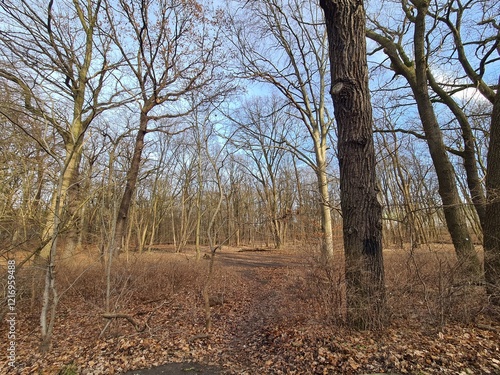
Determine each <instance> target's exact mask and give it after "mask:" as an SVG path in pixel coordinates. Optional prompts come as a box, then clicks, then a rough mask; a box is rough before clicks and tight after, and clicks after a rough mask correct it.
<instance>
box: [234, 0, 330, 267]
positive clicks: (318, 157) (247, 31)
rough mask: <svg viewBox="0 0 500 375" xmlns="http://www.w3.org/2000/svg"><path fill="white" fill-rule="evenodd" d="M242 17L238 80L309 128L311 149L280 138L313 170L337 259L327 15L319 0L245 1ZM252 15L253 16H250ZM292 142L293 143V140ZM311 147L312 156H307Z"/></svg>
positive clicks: (237, 26)
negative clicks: (255, 86) (277, 101)
mask: <svg viewBox="0 0 500 375" xmlns="http://www.w3.org/2000/svg"><path fill="white" fill-rule="evenodd" d="M241 11H242V12H244V15H243V17H244V18H242V19H240V20H237V19H236V17H237V14H236V15H235V16H233V19H232V25H231V28H232V29H231V32H232V36H230V38H231V40H232V42H233V44H234V46H235V49H236V51H235V54H236V55H237V57H238V59H239V66H238V67H237V68H236V69H239V72H238V73H239V76H240V77H242V78H246V79H252V80H255V81H258V82H263V83H266V84H268V85H270V86H271V87H274V88H275V89H276V90H277V91H278V92H279V93H280V94H281V95H282V96H283V97H284V98H285V99H286V100H287V101H288V102H289V105H290V109H291V115H292V116H294V117H296V118H297V120H298V121H300V123H301V124H302V125H303V126H304V128H305V130H306V131H307V134H308V137H307V140H306V141H305V143H306V144H307V145H310V146H309V147H307V146H306V147H302V148H301V147H297V146H296V145H295V144H293V142H292V141H290V140H286V139H278V140H276V141H277V142H282V143H283V144H286V145H287V146H288V147H289V148H290V149H292V150H294V152H295V153H296V154H297V156H298V157H300V158H301V159H302V160H303V161H305V162H306V163H307V164H308V165H309V166H310V167H311V168H313V170H314V172H315V174H316V178H317V190H318V192H319V201H320V202H319V203H320V209H321V213H320V214H321V227H322V236H323V238H322V240H323V244H322V253H323V255H324V257H325V258H326V259H328V258H331V257H332V255H333V234H332V213H331V202H330V195H329V187H328V184H329V180H328V172H327V167H328V162H329V160H328V152H327V150H328V148H329V145H328V142H329V138H328V134H329V132H330V130H331V127H332V124H333V118H332V117H331V116H330V114H329V106H328V102H327V90H328V82H329V76H328V69H327V66H328V51H327V46H326V39H327V35H326V30H325V29H324V27H323V26H322V15H321V12H320V10H319V7H318V6H317V4H316V3H314V2H309V1H304V0H286V1H283V0H265V1H259V2H246V3H245V6H244V7H243V8H241ZM249 12H250V14H251V16H250V17H249V15H248V14H249ZM288 141H290V142H288ZM308 148H312V155H311V153H309V152H308Z"/></svg>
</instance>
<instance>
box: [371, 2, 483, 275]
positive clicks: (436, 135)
mask: <svg viewBox="0 0 500 375" xmlns="http://www.w3.org/2000/svg"><path fill="white" fill-rule="evenodd" d="M411 4H412V6H411V7H410V6H409V5H408V3H407V2H406V1H403V2H402V3H401V6H402V9H403V11H404V21H403V23H402V25H401V27H400V28H399V30H397V31H391V30H389V29H387V28H384V27H382V26H380V25H379V24H378V23H377V22H376V21H374V20H372V23H374V24H375V26H376V27H378V29H379V30H378V31H374V30H368V31H367V35H368V37H369V38H370V39H372V40H374V41H375V42H377V43H378V44H379V45H380V46H381V47H382V48H383V51H384V53H385V54H386V55H387V56H388V57H389V59H390V62H391V66H390V68H391V69H392V70H393V71H394V72H395V73H396V74H397V75H401V76H403V77H404V78H405V80H406V81H407V82H408V84H409V86H410V88H411V91H412V93H413V96H414V98H415V102H416V105H417V109H418V113H419V116H420V119H421V122H422V127H423V130H424V134H425V139H426V141H427V145H428V148H429V153H430V155H431V158H432V161H433V164H434V168H435V170H436V175H437V178H438V181H439V194H440V196H441V199H442V202H443V211H444V216H445V219H446V224H447V227H448V230H449V233H450V235H451V238H452V241H453V244H454V247H455V251H456V254H457V258H458V261H459V264H460V265H461V267H462V270H463V271H464V273H465V274H468V275H478V274H479V273H480V270H481V265H480V262H479V258H478V256H477V254H476V252H475V249H474V245H473V242H472V240H471V236H470V233H469V229H468V226H467V219H466V216H465V214H464V211H463V204H462V200H461V198H460V194H459V191H458V187H457V184H456V174H455V170H454V167H453V164H452V163H451V161H450V158H449V156H448V148H447V147H446V145H445V143H444V139H443V133H442V131H441V128H440V124H439V121H438V119H437V116H436V112H435V109H434V106H433V102H432V98H431V94H430V92H429V89H428V86H429V82H431V84H430V85H431V86H432V87H434V86H435V87H436V89H437V84H436V83H434V84H432V82H433V77H432V76H431V73H430V66H429V55H428V51H427V49H426V48H427V47H428V45H427V41H428V39H427V38H428V36H429V34H428V30H427V25H426V17H427V14H428V13H429V12H431V10H430V8H429V7H430V3H429V2H428V1H425V0H423V1H411ZM411 28H413V36H412V40H411V43H412V44H411V45H412V46H413V51H412V54H413V55H414V60H412V59H411V58H410V55H408V54H407V53H406V52H405V49H404V46H403V44H402V43H403V40H404V36H405V34H406V32H407V31H408V30H410V29H411ZM441 94H442V95H441V98H442V100H444V101H446V99H447V96H446V94H445V93H444V92H443V93H441ZM449 104H450V105H451V103H449ZM461 125H462V127H467V126H466V124H465V123H464V122H462V123H461ZM464 137H465V139H466V143H467V145H468V147H472V144H471V143H470V142H469V139H468V137H469V134H468V133H467V134H465V135H464ZM472 155H475V152H474V151H473V149H472V150H470V151H467V153H465V154H464V156H467V157H472ZM468 163H469V165H470V166H475V165H477V162H476V161H475V159H474V160H470V161H468ZM471 173H474V172H471ZM470 177H471V179H472V180H474V181H475V182H473V185H474V184H475V183H477V178H476V177H474V176H473V175H472V174H471V175H470ZM469 181H471V180H469ZM474 186H476V185H474ZM476 188H477V186H476V187H473V190H474V193H473V194H474V196H475V199H477V200H479V201H480V200H481V193H480V192H478V190H477V189H476ZM479 190H480V189H479ZM477 202H478V201H477ZM478 206H479V207H480V206H481V203H480V202H479V203H478ZM480 212H481V211H479V214H480Z"/></svg>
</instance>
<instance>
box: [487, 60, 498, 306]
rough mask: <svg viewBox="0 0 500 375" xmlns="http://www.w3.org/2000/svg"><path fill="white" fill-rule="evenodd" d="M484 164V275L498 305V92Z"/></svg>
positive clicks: (493, 300)
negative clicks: (485, 170) (485, 200)
mask: <svg viewBox="0 0 500 375" xmlns="http://www.w3.org/2000/svg"><path fill="white" fill-rule="evenodd" d="M499 52H500V51H499ZM499 84H500V79H499ZM499 87H500V86H499ZM487 162H488V167H487V173H486V196H487V204H486V217H487V218H488V220H485V224H484V273H485V279H486V292H487V293H488V295H489V297H490V301H491V303H493V304H494V305H496V306H500V89H497V93H496V96H495V101H494V102H493V113H492V114H491V127H490V145H489V149H488V156H487Z"/></svg>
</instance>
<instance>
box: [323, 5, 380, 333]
mask: <svg viewBox="0 0 500 375" xmlns="http://www.w3.org/2000/svg"><path fill="white" fill-rule="evenodd" d="M320 4H321V7H322V8H323V9H324V11H325V20H326V27H327V31H328V41H329V52H330V64H331V76H332V88H331V94H332V98H333V102H334V107H335V119H336V121H337V126H338V136H339V139H338V157H339V165H340V189H341V192H340V198H341V207H342V215H343V233H344V251H345V258H346V288H347V314H348V320H349V322H350V324H352V325H354V326H356V327H359V328H376V327H378V326H380V325H381V324H383V321H384V310H385V286H384V265H383V257H382V207H381V204H380V203H379V201H378V199H377V193H378V189H377V184H376V176H375V151H374V145H373V128H372V122H373V119H372V108H371V103H370V93H369V88H368V68H367V59H366V41H365V22H366V18H365V17H366V16H365V10H364V7H363V2H362V1H357V0H321V2H320Z"/></svg>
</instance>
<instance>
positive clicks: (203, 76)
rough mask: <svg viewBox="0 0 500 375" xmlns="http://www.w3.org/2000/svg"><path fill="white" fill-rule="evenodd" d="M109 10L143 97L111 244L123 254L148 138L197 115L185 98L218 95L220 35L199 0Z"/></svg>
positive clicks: (144, 1)
mask: <svg viewBox="0 0 500 375" xmlns="http://www.w3.org/2000/svg"><path fill="white" fill-rule="evenodd" d="M106 11H107V15H108V19H109V23H110V24H111V25H112V35H113V40H114V43H115V45H116V46H117V48H118V49H119V50H120V52H121V54H122V57H123V59H124V60H125V63H126V65H127V67H128V70H129V72H130V73H131V75H132V76H133V77H134V79H135V85H136V86H132V87H131V91H132V92H135V93H136V94H137V103H138V105H139V108H140V114H139V124H138V125H139V126H138V131H137V136H136V141H135V149H134V153H133V156H132V160H131V164H130V168H129V170H128V173H127V181H126V186H125V191H124V193H123V197H122V200H121V204H120V208H119V212H118V216H117V222H116V229H115V236H114V240H113V241H114V243H113V244H112V245H111V248H116V250H120V249H121V247H122V243H123V236H124V233H125V228H126V223H127V217H128V211H129V208H130V205H131V202H132V199H133V196H134V193H135V189H136V185H137V177H138V175H139V169H140V164H141V159H142V153H143V149H144V140H145V136H146V134H147V133H149V132H152V131H165V132H167V133H168V132H169V126H168V124H165V122H163V125H162V124H160V126H159V127H157V128H151V127H150V126H149V123H150V122H152V121H160V120H166V119H169V118H170V119H171V118H176V117H179V116H182V115H184V114H186V113H188V112H189V111H191V110H192V109H191V108H189V107H188V108H182V107H181V106H180V105H179V99H180V98H182V97H183V96H185V95H186V94H187V93H189V92H192V91H202V90H204V94H205V95H204V100H206V99H207V97H208V98H209V97H211V96H212V95H214V93H213V92H211V91H210V90H209V89H208V84H209V83H214V81H215V80H216V74H217V71H216V67H217V64H216V63H215V62H214V61H215V60H214V56H215V54H216V53H217V48H218V44H219V41H218V35H217V30H216V29H215V28H214V29H212V30H211V31H210V30H209V27H210V25H211V21H210V20H209V19H208V18H207V14H206V12H205V10H204V8H203V7H202V5H201V4H200V3H198V2H196V1H188V2H183V1H177V0H162V1H160V2H157V3H154V4H153V3H151V2H150V1H147V0H141V1H139V2H138V3H133V4H130V3H129V2H128V1H119V2H118V4H116V5H115V3H112V2H109V3H107V6H106ZM124 28H125V29H124ZM176 103H177V106H176ZM165 125H166V126H165ZM170 131H171V130H170ZM113 252H114V251H111V253H110V254H111V255H110V256H112V253H113Z"/></svg>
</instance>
